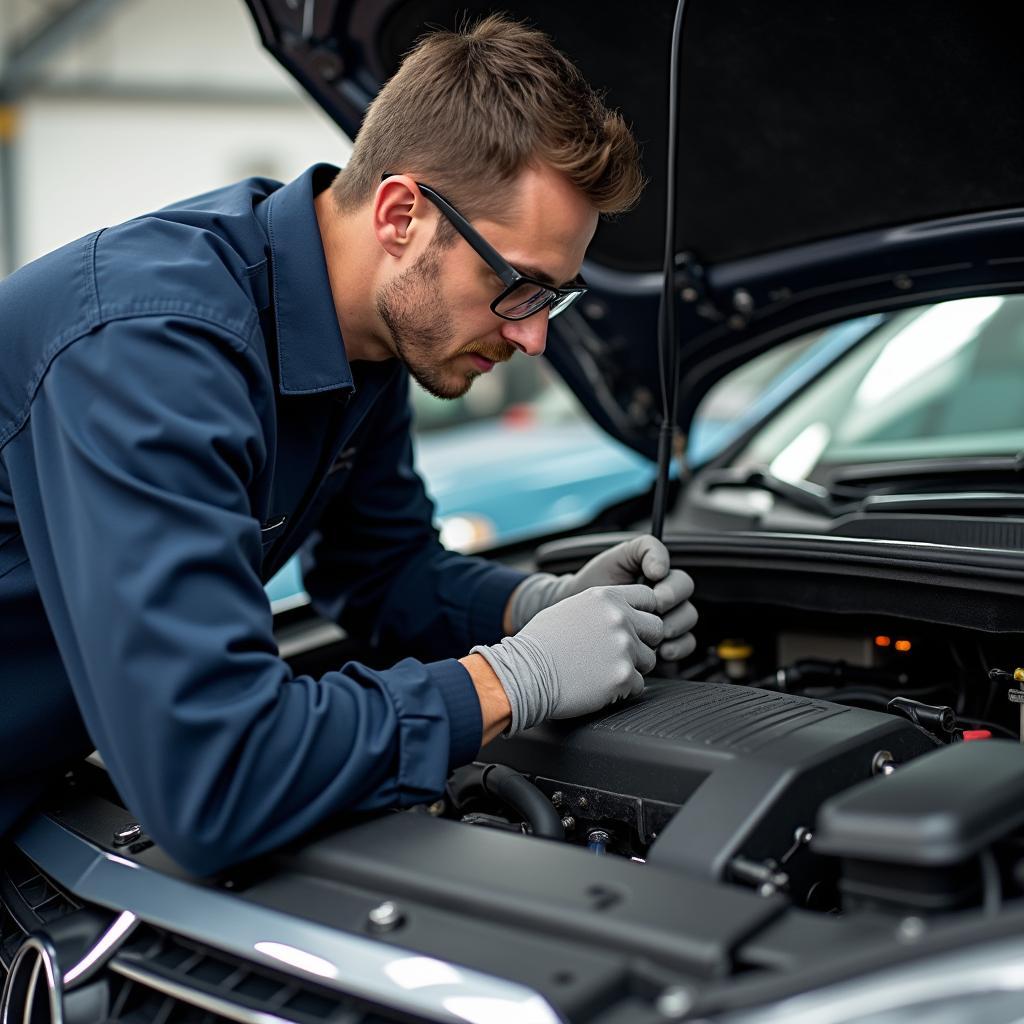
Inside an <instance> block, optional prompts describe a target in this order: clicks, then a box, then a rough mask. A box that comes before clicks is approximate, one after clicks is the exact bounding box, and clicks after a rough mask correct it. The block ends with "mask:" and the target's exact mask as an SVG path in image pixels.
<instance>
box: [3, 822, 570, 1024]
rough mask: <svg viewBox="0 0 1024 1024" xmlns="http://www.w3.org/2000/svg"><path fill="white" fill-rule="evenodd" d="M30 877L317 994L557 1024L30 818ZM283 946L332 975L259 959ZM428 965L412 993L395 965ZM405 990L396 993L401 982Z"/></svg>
mask: <svg viewBox="0 0 1024 1024" xmlns="http://www.w3.org/2000/svg"><path fill="white" fill-rule="evenodd" d="M13 841H14V844H15V845H16V846H17V847H18V848H19V849H20V850H21V851H22V852H23V853H24V854H25V855H26V856H27V857H28V858H30V859H31V860H32V861H33V862H34V863H35V865H36V866H37V867H38V868H39V870H41V871H43V872H45V873H46V874H47V875H48V876H49V877H51V878H53V879H54V881H55V882H57V884H58V885H60V886H62V887H63V888H64V889H65V890H67V891H68V892H70V893H72V894H73V895H74V896H76V897H77V898H78V899H80V900H84V901H87V902H89V903H93V904H98V905H100V906H104V907H107V908H109V909H111V910H114V911H117V912H121V911H129V912H130V913H132V914H134V915H136V916H137V917H138V918H140V919H141V920H142V921H145V922H147V923H149V924H151V925H154V926H155V927H157V928H163V929H165V930H166V931H168V932H171V933H173V934H176V935H181V936H185V937H187V938H190V939H193V940H194V941H196V942H199V943H202V944H205V945H207V946H209V947H211V948H212V949H215V950H220V951H222V952H225V953H230V954H232V955H234V956H236V957H239V958H241V959H242V960H245V961H248V962H250V963H256V964H261V965H263V966H264V967H269V968H272V969H273V970H275V971H284V972H285V973H288V974H290V975H291V976H293V977H299V978H303V979H305V980H306V981H308V982H311V983H315V984H316V985H318V986H326V987H327V988H329V989H334V990H335V991H338V992H341V993H343V994H345V995H350V996H353V997H355V998H358V999H362V1000H365V1001H366V1002H369V1003H374V1004H377V1005H379V1006H381V1007H385V1008H389V1009H395V1010H401V1011H404V1012H405V1013H408V1014H411V1015H413V1016H419V1017H421V1018H423V1019H425V1020H428V1021H436V1022H438V1024H465V1022H466V1020H467V1016H466V1010H465V1007H466V1006H469V1005H473V1006H486V1007H488V1008H489V1012H490V1015H491V1016H492V1017H494V1018H496V1019H503V1020H517V1021H518V1020H522V1021H530V1024H562V1022H563V1020H564V1018H562V1017H561V1015H560V1014H558V1013H557V1012H556V1011H555V1009H554V1008H553V1007H552V1006H551V1004H550V1003H549V1002H548V1001H547V1000H546V999H544V997H543V996H541V995H540V994H538V993H537V992H535V991H534V990H532V989H530V988H527V987H526V986H525V985H520V984H518V983H516V982H512V981H506V980H505V979H503V978H497V977H494V976H492V975H488V974H484V973H482V972H480V971H475V970H471V969H469V968H465V967H461V966H458V965H456V964H448V963H445V962H443V961H437V960H431V959H430V958H428V957H423V956H420V955H418V954H414V953H411V952H408V951H406V950H403V949H400V948H398V947H396V946H390V945H387V944H386V943H384V942H380V941H378V940H376V939H369V938H364V937H362V936H358V935H350V934H347V933H344V932H341V931H337V930H335V929H332V928H328V927H326V926H324V925H319V924H314V923H313V922H309V921H304V920H301V919H299V918H296V917H291V916H289V915H288V914H285V913H281V912H279V911H275V910H270V909H268V908H266V907H260V906H257V905H255V904H251V903H246V902H245V901H244V900H242V899H241V898H239V897H237V896H233V895H230V894H229V893H226V892H223V891H220V890H217V889H212V888H205V887H200V886H198V885H193V884H192V883H190V882H187V881H182V880H180V879H177V878H172V877H170V876H168V875H164V874H161V873H159V872H157V871H154V870H152V869H151V868H147V867H144V866H143V865H141V864H138V863H136V862H134V861H130V860H127V859H126V858H124V857H119V856H117V855H116V854H112V853H108V852H106V851H105V850H101V849H99V848H98V847H96V846H93V845H92V844H91V843H90V842H88V841H87V840H85V839H83V838H82V837H81V836H79V835H76V834H75V833H73V832H71V831H69V830H68V829H66V828H64V827H63V826H62V825H60V824H59V823H57V822H56V821H54V820H52V819H50V818H48V817H45V816H43V815H39V816H37V817H35V818H32V819H30V820H29V821H28V822H27V823H26V824H25V826H24V827H23V828H21V829H20V830H19V831H18V832H17V833H15V835H14V836H13ZM268 944H273V945H277V946H287V947H291V948H292V949H294V950H296V951H299V952H302V951H308V952H309V953H310V954H311V956H312V958H315V959H316V960H319V961H321V962H324V961H326V962H327V963H329V964H330V965H331V967H332V973H331V976H330V977H326V976H325V975H324V974H322V973H319V972H303V971H302V970H301V968H300V967H298V966H296V965H295V963H291V964H286V963H283V962H282V961H281V960H280V959H278V958H275V957H272V956H268V955H266V954H264V953H261V952H260V949H259V948H258V947H259V946H262V947H263V948H266V947H267V945H268ZM411 960H414V961H416V962H417V964H419V965H428V964H431V963H433V964H436V965H438V966H439V967H444V968H445V970H444V971H441V972H436V973H438V976H440V975H442V974H443V976H444V982H443V983H442V982H435V981H426V982H423V981H421V982H420V983H419V984H418V985H416V986H413V985H411V984H410V983H409V981H408V972H406V973H405V974H403V965H406V964H408V963H409V962H410V961H411ZM403 980H404V981H405V982H406V984H404V985H403V984H402V983H401V982H402V981H403Z"/></svg>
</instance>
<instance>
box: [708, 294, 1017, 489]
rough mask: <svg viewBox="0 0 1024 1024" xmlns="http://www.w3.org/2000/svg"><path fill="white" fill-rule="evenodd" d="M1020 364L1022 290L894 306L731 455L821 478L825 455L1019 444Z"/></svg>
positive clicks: (842, 459) (829, 462)
mask: <svg viewBox="0 0 1024 1024" xmlns="http://www.w3.org/2000/svg"><path fill="white" fill-rule="evenodd" d="M1022 365H1024V296H1017V295H1015V296H982V297H978V298H969V299H957V300H953V301H949V302H941V303H935V304H932V305H928V306H919V307H915V308H913V309H910V310H904V311H901V312H899V313H896V314H894V315H892V316H891V317H889V318H887V319H885V320H884V321H883V322H882V323H881V324H880V326H877V327H876V328H875V329H874V330H873V331H872V332H871V333H870V334H869V335H868V337H866V338H865V340H864V341H863V342H861V343H860V344H859V345H857V346H855V347H854V348H853V350H852V351H850V352H849V353H847V355H846V356H845V358H843V359H841V360H840V361H839V362H837V363H835V364H834V365H833V366H832V367H831V368H829V369H828V370H826V371H825V372H824V373H823V374H822V375H821V376H820V377H819V378H818V380H817V381H815V382H814V383H813V384H811V385H810V386H809V387H808V388H807V389H806V390H804V391H803V393H801V394H799V395H798V396H797V397H796V398H795V399H794V400H793V401H792V402H790V403H789V404H788V405H787V406H786V407H785V408H784V409H782V410H781V411H780V412H779V414H778V415H776V416H775V417H773V418H772V419H771V420H769V421H768V423H767V424H766V425H765V426H764V427H763V428H762V429H761V430H760V431H759V432H758V433H757V434H756V435H755V436H754V437H753V439H752V440H751V441H750V443H749V444H748V445H747V446H746V447H745V448H744V449H743V451H742V452H741V453H740V454H739V456H737V457H736V458H735V459H734V460H733V465H735V466H737V467H739V468H746V467H752V466H767V467H769V469H770V470H771V471H772V472H773V473H774V474H775V475H776V476H779V477H782V478H783V479H786V480H791V481H799V480H814V481H819V482H820V481H821V480H823V479H824V478H825V477H826V476H827V474H828V470H829V469H830V468H831V467H834V466H848V465H851V464H858V463H872V462H890V461H896V460H901V459H930V458H949V457H958V456H977V455H1013V454H1015V453H1017V452H1019V451H1021V450H1024V391H1022V390H1021V388H1020V383H1019V374H1020V368H1021V366H1022ZM723 385H725V386H726V387H727V386H728V384H727V381H725V382H723Z"/></svg>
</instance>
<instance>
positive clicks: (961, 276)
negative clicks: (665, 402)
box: [246, 0, 1024, 456]
mask: <svg viewBox="0 0 1024 1024" xmlns="http://www.w3.org/2000/svg"><path fill="white" fill-rule="evenodd" d="M246 3H247V4H248V6H249V8H250V9H251V11H252V13H253V15H254V17H255V20H256V23H257V25H258V28H259V32H260V35H261V37H262V40H263V42H264V44H265V45H266V47H267V48H268V49H269V50H270V52H271V53H272V54H273V55H274V56H275V57H276V58H277V59H278V60H279V61H280V62H281V63H282V64H283V65H284V67H285V68H286V69H287V70H288V71H289V72H290V73H291V74H292V75H293V76H294V77H295V78H296V79H297V80H298V81H299V82H300V83H301V85H302V86H303V87H304V88H305V89H306V90H307V91H308V92H309V93H310V95H311V96H312V97H313V98H314V99H315V100H316V101H317V102H318V103H319V104H320V105H321V106H322V107H323V108H324V109H325V110H326V111H327V112H328V114H330V116H331V117H332V118H333V119H334V120H335V121H336V122H337V123H338V124H339V125H340V126H341V127H342V129H344V131H345V132H346V133H347V134H349V135H350V136H353V135H354V134H355V132H356V130H357V129H358V126H359V123H360V120H361V117H362V115H363V112H364V111H365V109H366V105H367V104H368V103H369V101H370V100H371V99H372V98H373V96H374V95H375V94H376V92H377V90H378V89H379V87H380V85H381V83H382V82H383V81H385V80H386V79H387V78H388V76H390V75H391V74H392V73H393V72H394V71H395V69H396V68H397V67H398V64H399V63H400V60H401V57H402V55H403V54H404V53H405V52H406V51H407V50H408V49H409V47H410V46H411V45H412V44H413V42H414V41H415V40H416V38H417V37H418V36H420V35H421V34H422V33H423V32H424V31H425V29H426V28H427V27H428V26H444V27H453V26H455V25H456V24H458V23H459V22H460V20H462V19H464V18H465V17H466V16H467V15H468V16H470V17H472V16H473V15H475V14H483V13H487V12H490V11H492V10H493V9H494V5H493V4H491V3H483V2H479V0H459V2H457V3H456V2H452V0H386V2H385V0H246ZM501 6H502V9H504V10H505V11H507V12H508V13H509V14H511V15H512V16H514V17H518V18H522V19H525V20H528V21H529V22H531V23H532V24H535V25H536V26H538V27H540V28H542V29H543V30H545V31H546V32H548V33H549V34H550V35H551V36H552V37H553V38H554V40H555V42H556V43H557V45H558V46H560V47H561V48H562V49H563V50H565V51H566V52H567V53H568V54H569V55H570V56H571V57H573V58H574V59H575V60H576V61H577V63H578V64H579V66H580V68H581V70H582V71H583V73H584V74H585V76H586V77H587V78H588V79H589V81H590V82H591V83H592V84H593V85H594V86H596V87H597V88H599V89H602V90H605V91H606V93H607V100H608V102H609V103H610V104H611V105H613V106H616V107H618V108H619V109H621V110H622V112H623V113H624V115H625V117H626V118H627V120H628V121H629V122H630V123H631V124H632V125H633V127H634V130H635V132H636V135H637V137H638V138H639V139H640V141H641V144H642V147H643V158H644V164H645V169H646V172H647V174H648V176H649V178H650V179H651V181H650V185H649V187H648V188H647V190H646V192H645V194H644V197H643V199H642V200H641V202H640V204H639V206H638V207H637V208H636V210H634V211H633V212H632V213H630V214H628V215H626V216H623V217H621V218H619V219H618V220H616V221H612V222H603V223H602V224H601V225H600V227H599V228H598V232H597V235H596V237H595V239H594V242H593V244H592V246H591V248H590V250H589V254H588V262H587V264H586V266H585V267H584V274H585V276H586V277H587V279H588V281H589V282H591V285H592V291H591V292H590V294H588V296H587V297H586V299H585V300H584V301H583V302H581V303H579V304H578V306H577V307H575V308H574V309H572V310H570V311H568V312H567V313H566V314H565V315H564V316H562V317H560V318H559V319H558V320H556V321H555V322H554V324H553V328H552V330H553V333H555V334H556V335H557V337H556V338H555V339H553V340H554V342H555V343H554V344H552V345H551V346H550V348H549V350H548V355H549V358H550V360H551V362H552V363H553V364H554V365H555V367H556V369H558V370H559V372H560V373H561V374H562V376H563V377H564V378H565V379H566V380H567V382H568V383H569V385H570V386H571V387H572V388H573V390H574V391H575V392H576V394H577V395H578V396H579V397H580V399H581V400H582V401H583V403H584V405H585V406H586V407H587V408H588V410H589V411H590V413H591V414H592V415H593V416H594V418H595V419H596V420H597V421H598V422H599V423H600V424H601V425H602V426H604V427H605V428H606V429H607V430H608V431H609V432H610V433H612V434H613V435H614V436H616V437H618V438H619V439H620V440H623V441H625V442H626V443H627V444H629V445H631V446H632V447H634V448H635V449H636V450H638V451H641V452H644V453H645V454H648V455H652V456H653V454H654V451H655V448H656V430H657V423H658V419H659V417H660V408H659V402H658V399H657V396H658V394H659V386H658V370H657V352H656V340H655V339H656V323H657V305H658V294H659V290H660V263H661V251H662V247H663V234H664V232H663V223H664V221H663V216H664V214H663V211H664V206H665V172H664V168H665V156H666V153H665V149H666V131H667V125H666V118H667V100H668V97H667V90H668V67H669V42H670V38H671V28H672V19H673V15H674V11H675V4H674V3H672V2H666V0H638V2H636V3H633V4H631V5H629V7H628V8H623V6H622V5H621V4H619V3H611V2H609V0H594V2H591V3H588V4H586V5H585V6H584V5H579V4H550V3H543V2H540V0H525V2H524V0H509V2H507V3H505V4H503V5H501ZM1022 34H1024V8H1020V9H1018V8H1016V7H1009V8H1000V9H999V10H998V11H992V10H989V9H988V8H986V7H985V6H984V5H981V6H979V5H977V4H973V3H971V2H969V0H927V2H925V0H906V2H904V3H901V4H886V3H883V2H882V0H867V2H862V3H858V4H848V3H828V4H823V3H820V2H817V0H792V2H790V3H787V4H786V5H785V6H784V8H781V7H779V6H778V5H772V4H764V3H759V2H757V0H689V2H688V5H687V11H686V16H685V21H684V28H683V51H682V62H681V76H680V78H681V82H680V101H679V102H680V106H679V109H680V125H679V139H680V158H679V168H680V170H679V182H678V201H677V206H678V211H679V214H678V223H677V235H676V237H677V241H678V248H679V251H680V253H681V254H683V255H681V257H680V260H679V293H680V302H681V310H680V315H679V317H678V318H677V325H678V327H677V332H678V338H677V343H678V345H679V346H680V361H679V362H680V372H681V376H682V389H681V400H680V414H681V421H682V425H683V428H684V431H685V430H686V428H687V426H688V424H689V422H690V420H691V419H692V416H693V413H694V411H695V409H696V407H697V405H698V403H699V402H700V399H701V398H702V397H703V396H704V395H705V394H706V393H707V391H708V389H709V388H710V387H711V385H712V384H714V383H715V381H717V380H718V379H720V378H721V377H722V376H724V375H725V374H726V373H727V372H729V371H730V370H731V369H733V368H734V367H736V366H738V365H740V364H741V363H743V362H745V361H746V360H748V359H750V358H752V357H753V356H755V355H758V354H759V353H760V352H762V351H764V350H765V349H767V348H769V347H771V346H772V345H775V344H778V343H780V342H782V341H784V340H786V339H787V338H789V337H792V336H793V335H794V334H797V333H800V332H802V331H805V330H808V329H811V328H812V327H816V326H822V325H825V324H827V323H832V322H836V321H839V320H842V319H845V318H847V317H851V316H855V315H858V314H860V313H863V312H866V311H870V310H882V309H893V308H898V307H901V306H907V305H914V304H917V303H920V302H923V301H935V300H936V299H939V298H952V297H955V296H963V295H972V294H984V293H986V292H994V291H998V292H1002V293H1005V292H1008V291H1014V290H1020V289H1021V287H1022V286H1024V64H1022V62H1021V61H1020V59H1019V53H1018V49H1019V40H1020V39H1021V37H1022Z"/></svg>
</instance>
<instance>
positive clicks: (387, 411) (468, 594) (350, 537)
mask: <svg viewBox="0 0 1024 1024" xmlns="http://www.w3.org/2000/svg"><path fill="white" fill-rule="evenodd" d="M391 388H392V391H391V392H390V393H389V394H384V395H381V397H380V399H379V400H378V402H377V405H376V408H375V412H374V414H373V418H372V419H371V420H370V422H369V423H367V424H366V427H367V429H366V430H365V431H363V437H365V438H366V441H365V443H363V444H362V445H361V446H360V449H359V451H358V452H357V455H356V457H355V461H354V464H353V466H352V469H351V470H350V475H349V478H348V480H347V481H346V482H345V486H344V489H343V490H342V491H341V492H340V493H339V495H338V497H337V498H335V499H334V500H333V501H332V502H331V503H330V504H329V505H328V506H327V507H326V509H325V511H324V513H323V514H322V515H321V517H320V522H319V527H318V529H317V531H316V532H315V533H314V534H313V536H312V537H311V538H310V541H309V542H308V543H307V545H306V547H305V551H304V556H303V578H304V581H305V586H306V590H307V591H308V593H309V595H310V597H311V598H312V600H313V602H314V605H315V606H316V607H317V609H318V611H320V613H321V614H322V615H324V616H325V617H326V618H329V619H332V620H334V621H335V622H338V623H339V624H340V625H342V626H344V627H345V629H346V630H348V631H349V632H350V633H352V634H353V635H356V636H360V637H365V638H366V639H367V640H368V641H369V642H370V643H372V644H374V645H377V646H380V647H381V648H382V649H383V650H386V651H395V650H400V651H402V652H403V653H407V654H413V655H415V656H417V657H420V658H451V657H461V656H462V655H464V654H466V653H467V652H468V651H469V649H470V648H471V647H472V646H473V645H475V644H491V643H497V642H498V640H500V639H501V637H503V636H504V635H505V634H504V631H503V629H502V617H503V614H504V610H505V605H506V604H507V602H508V599H509V596H510V595H511V593H512V591H513V590H514V589H515V588H516V586H517V585H518V584H519V583H520V582H521V581H522V580H523V579H524V578H525V574H524V573H522V572H519V571H517V570H514V569H510V568H506V567H504V566H499V565H494V564H493V563H491V562H488V561H485V560H484V559H482V558H471V557H467V556H465V555H460V554H457V553H455V552H452V551H447V550H445V548H444V547H442V546H441V542H440V539H439V536H438V532H437V530H436V529H435V528H434V526H433V517H434V505H433V503H432V502H431V500H430V499H429V498H428V497H427V494H426V491H425V489H424V486H423V481H422V480H421V479H420V477H419V475H418V474H417V472H416V470H415V468H414V466H413V452H412V437H411V421H412V414H411V410H410V406H409V398H408V389H409V378H408V374H407V373H405V371H402V372H401V373H398V374H396V375H395V377H394V378H393V381H392V384H391Z"/></svg>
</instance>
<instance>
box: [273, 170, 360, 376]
mask: <svg viewBox="0 0 1024 1024" xmlns="http://www.w3.org/2000/svg"><path fill="white" fill-rule="evenodd" d="M337 173H338V168H337V167H333V166H331V165H330V164H314V165H313V166H312V167H310V168H309V169H308V170H306V171H304V172H303V173H302V174H300V175H299V177H297V178H296V179H295V180H294V181H291V182H289V183H288V184H287V185H282V186H281V188H279V189H278V190H277V191H276V192H273V193H271V195H270V196H269V197H268V198H267V200H266V203H265V204H264V211H265V214H264V216H265V224H266V230H267V237H268V239H269V242H270V272H271V284H272V290H273V301H274V319H275V321H276V325H277V361H278V388H279V390H280V392H281V394H282V395H312V394H316V393H318V392H324V391H334V390H337V389H339V388H348V389H351V388H352V386H353V385H352V369H351V367H350V366H349V362H348V357H347V356H346V355H345V345H344V343H343V341H342V338H341V330H340V328H339V327H338V315H337V312H336V311H335V308H334V299H333V297H332V295H331V285H330V280H329V278H328V276H327V263H326V261H325V259H324V249H323V243H322V241H321V238H320V227H319V225H318V224H317V219H316V212H315V210H314V208H313V199H314V197H315V196H316V195H317V194H318V193H319V192H321V191H322V190H323V189H324V188H326V187H327V186H328V184H329V183H330V182H331V180H333V178H334V176H335V175H336V174H337Z"/></svg>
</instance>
